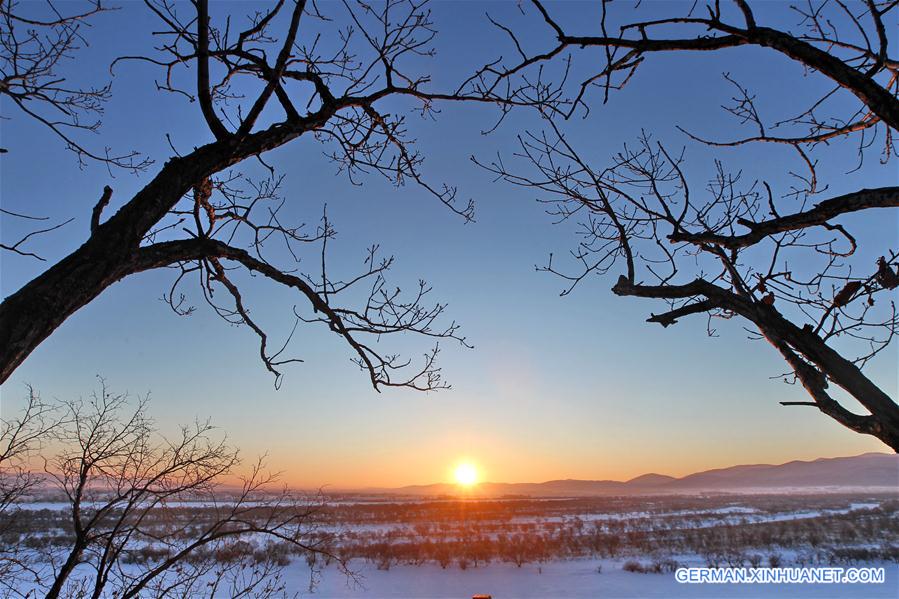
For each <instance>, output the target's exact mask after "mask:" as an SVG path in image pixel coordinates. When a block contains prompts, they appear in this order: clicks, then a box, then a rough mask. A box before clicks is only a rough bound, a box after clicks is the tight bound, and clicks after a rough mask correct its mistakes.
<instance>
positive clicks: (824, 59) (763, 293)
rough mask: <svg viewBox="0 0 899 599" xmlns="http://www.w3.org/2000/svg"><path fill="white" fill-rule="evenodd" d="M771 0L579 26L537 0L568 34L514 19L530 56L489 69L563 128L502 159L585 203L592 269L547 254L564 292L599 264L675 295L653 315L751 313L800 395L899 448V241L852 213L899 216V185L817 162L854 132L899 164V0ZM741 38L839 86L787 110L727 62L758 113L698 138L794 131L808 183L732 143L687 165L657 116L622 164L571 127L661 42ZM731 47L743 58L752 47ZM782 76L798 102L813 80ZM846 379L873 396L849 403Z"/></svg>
mask: <svg viewBox="0 0 899 599" xmlns="http://www.w3.org/2000/svg"><path fill="white" fill-rule="evenodd" d="M753 5H754V3H753V4H751V3H750V2H747V1H744V0H734V2H732V3H724V2H717V1H716V2H701V3H698V4H696V3H648V4H644V5H642V6H641V7H640V8H639V9H635V8H633V7H628V8H618V7H612V6H611V4H610V3H609V2H606V1H605V0H603V1H602V2H601V3H599V4H598V5H593V6H594V7H595V8H598V13H599V15H598V17H599V18H598V19H594V18H592V17H591V18H590V19H581V20H580V22H581V23H592V24H593V25H592V26H590V27H591V29H592V30H588V31H578V32H575V33H571V32H569V31H567V30H566V27H563V25H562V24H561V23H560V20H557V19H555V18H554V16H553V13H554V12H555V11H554V10H552V9H551V7H547V6H544V4H543V3H542V2H540V1H539V0H532V2H531V7H532V10H531V11H530V13H531V14H532V15H533V16H534V18H536V19H537V20H539V21H540V22H542V23H543V25H544V26H545V29H546V31H547V33H548V34H549V36H551V37H552V38H553V41H552V43H551V44H550V45H549V46H548V47H544V48H539V49H536V50H534V51H533V52H528V51H527V49H530V48H533V47H534V43H533V42H532V41H531V40H528V41H530V42H531V43H523V40H520V39H519V36H517V35H516V33H515V28H514V27H507V26H502V27H503V30H504V31H505V32H506V33H508V34H509V35H511V36H512V37H513V39H514V40H515V42H516V45H515V48H516V49H517V52H518V60H517V61H515V62H510V63H506V64H502V63H491V64H490V65H487V66H486V67H484V69H483V70H482V71H481V73H480V77H479V78H477V79H476V80H475V81H476V85H477V86H479V87H481V88H483V89H484V90H486V93H500V92H501V91H502V90H509V91H508V96H509V98H510V99H515V100H517V101H519V102H522V103H530V104H531V105H532V106H534V107H536V108H538V109H539V110H540V112H541V114H542V115H543V116H544V117H545V121H544V122H545V124H546V128H545V130H543V131H532V132H529V133H527V134H524V135H522V136H521V137H520V148H519V152H518V153H517V157H518V158H519V159H520V161H518V163H514V162H511V161H509V162H504V161H503V160H497V161H496V162H493V163H492V164H486V165H485V166H486V167H487V168H488V169H490V170H492V171H493V172H495V173H496V174H497V175H498V176H500V177H501V178H503V179H505V180H506V181H508V182H510V183H513V184H515V185H520V186H523V187H527V188H531V189H535V190H538V191H539V192H542V193H543V194H544V195H543V198H542V199H543V200H544V201H546V202H547V203H548V204H549V205H550V206H551V212H552V213H553V214H554V215H555V216H557V217H558V218H559V219H560V220H569V219H580V222H581V225H582V227H581V234H582V237H581V240H580V242H579V243H578V244H577V247H576V249H575V250H574V251H573V252H572V256H573V258H574V262H575V264H576V266H575V268H574V270H573V271H572V270H569V269H567V268H564V267H560V266H559V265H558V262H557V261H556V262H554V261H553V260H552V257H550V261H549V263H548V264H547V265H546V266H545V270H547V271H550V272H553V273H556V274H558V275H560V276H562V277H564V278H565V279H566V280H567V281H568V286H567V288H566V290H565V291H564V292H563V295H565V294H567V293H569V292H571V291H572V290H573V289H574V287H575V286H577V285H578V284H579V283H580V282H581V281H583V280H584V279H585V278H586V277H588V276H592V275H602V274H605V273H609V272H610V271H613V270H617V272H619V273H622V274H620V276H619V277H618V279H617V281H616V282H615V284H614V286H613V287H612V291H613V292H614V293H615V294H617V295H621V296H629V297H641V298H651V299H655V300H660V301H662V302H664V303H665V304H667V307H666V309H665V310H664V311H662V312H660V313H658V314H653V315H652V316H651V317H650V318H649V322H654V323H658V324H661V325H662V326H664V327H667V326H670V325H672V324H674V323H675V322H677V321H678V320H679V319H682V318H685V317H688V316H691V315H697V314H702V315H706V316H708V317H709V318H710V319H711V318H735V317H739V318H741V319H744V320H745V321H747V322H748V323H749V324H750V325H751V327H752V328H753V330H754V336H756V337H757V338H763V339H765V340H766V341H768V343H770V344H771V345H772V346H773V347H774V348H775V349H776V350H777V351H778V352H779V353H780V354H781V355H782V356H783V358H784V360H786V362H787V364H788V365H789V368H790V370H791V374H790V375H788V376H787V378H788V379H789V380H791V381H792V380H798V381H799V382H800V383H801V384H802V386H803V387H804V388H805V389H806V391H807V392H808V394H809V395H810V396H811V400H812V401H809V402H782V403H784V404H785V405H808V406H813V407H815V408H817V409H818V410H820V411H821V412H823V413H824V414H826V415H828V416H830V417H831V418H833V419H834V420H836V421H837V422H839V423H840V424H842V425H844V426H846V427H847V428H849V429H851V430H853V431H855V432H858V433H862V434H867V435H873V436H874V437H876V438H878V439H880V440H881V441H883V442H884V443H885V444H887V445H888V446H890V447H891V448H893V449H894V450H896V451H899V405H897V404H896V402H895V401H894V399H892V398H891V397H890V396H889V395H888V394H887V392H886V391H884V390H883V389H882V388H880V387H879V386H878V385H877V384H876V383H875V382H874V381H872V380H871V379H870V378H868V376H866V374H865V373H864V372H863V371H862V369H863V367H864V366H865V364H866V363H867V362H868V361H869V360H870V359H871V358H872V357H873V356H874V355H876V354H878V353H879V352H881V351H883V350H884V349H885V348H886V347H888V345H889V344H890V343H891V342H892V341H893V339H894V336H895V334H896V332H897V327H899V316H897V311H896V306H895V292H894V290H895V289H896V287H897V286H899V272H897V269H899V249H897V248H895V247H870V246H871V243H870V240H868V239H866V238H865V235H864V232H863V231H862V232H860V231H858V230H855V232H853V230H852V227H851V226H850V225H849V224H848V223H847V220H846V218H845V217H846V216H847V215H850V214H854V213H855V214H857V213H865V214H870V215H871V216H872V217H877V215H879V214H881V213H884V211H885V210H886V212H885V213H884V214H883V216H885V217H886V218H892V219H895V211H894V210H890V209H895V208H896V207H897V206H899V187H896V186H895V185H890V186H885V187H879V188H875V189H868V188H864V187H862V186H863V185H864V184H865V181H858V188H857V189H855V190H854V191H851V192H849V193H843V194H839V195H834V194H833V193H829V192H828V187H827V184H826V181H824V180H823V175H824V174H823V173H820V172H818V169H817V168H816V165H817V162H816V153H818V152H826V151H827V150H828V148H830V147H832V146H833V144H837V143H838V142H841V141H842V142H848V143H852V142H853V141H854V142H855V143H856V145H857V150H858V156H859V159H860V160H864V159H865V157H866V156H867V154H869V153H870V152H872V151H876V149H877V148H880V149H881V150H882V154H881V156H880V158H881V164H882V168H885V169H890V170H889V172H890V173H893V175H895V172H896V160H895V158H896V146H895V145H894V135H895V133H896V131H897V130H899V99H897V93H899V60H897V59H895V58H893V57H891V54H890V49H891V48H892V47H893V46H891V45H890V44H891V41H892V39H893V38H894V37H895V33H896V27H895V22H896V15H897V13H899V8H897V3H896V2H880V1H876V0H867V1H866V2H857V3H850V4H846V3H842V2H833V3H826V2H825V3H820V4H819V3H809V4H804V3H798V4H796V5H793V6H789V7H788V6H787V5H785V4H784V5H780V4H777V3H773V4H772V3H769V4H768V5H767V7H766V8H775V9H779V8H790V10H791V13H790V14H792V15H793V16H796V17H798V20H799V25H798V27H796V28H794V29H778V28H776V27H775V26H774V25H771V24H766V23H762V22H761V21H760V20H759V18H757V15H756V13H755V12H754V10H753ZM641 11H651V12H652V14H650V15H645V16H643V15H641ZM766 12H767V11H766ZM641 17H642V18H641ZM736 48H739V49H741V50H740V52H741V53H742V59H743V60H744V61H751V60H752V58H753V56H755V54H753V53H754V52H756V53H762V52H767V53H769V54H770V53H772V52H773V53H776V54H777V55H779V56H780V57H781V58H783V59H784V60H785V61H786V62H787V63H793V64H798V65H799V66H801V67H802V68H804V69H805V70H806V72H808V73H810V74H811V75H813V76H814V77H813V78H811V77H810V79H813V80H821V81H823V82H824V83H826V91H825V92H824V93H822V94H821V95H819V96H817V98H816V99H815V100H814V101H812V102H809V103H808V104H802V105H794V106H791V108H790V111H791V112H790V113H789V114H786V115H784V116H783V118H782V119H781V120H779V121H775V122H771V121H770V120H766V119H763V118H762V116H760V115H761V114H762V111H761V110H760V109H759V108H758V106H757V99H756V94H755V93H753V92H752V91H750V90H749V89H748V88H747V86H744V85H742V84H741V83H740V82H739V81H738V80H737V79H736V78H735V77H734V76H731V75H730V74H725V78H726V79H727V80H728V81H729V82H730V83H731V84H732V85H733V87H734V90H735V93H734V99H733V104H731V105H729V106H726V107H725V108H726V110H727V111H728V112H729V113H730V114H732V115H734V116H735V117H736V118H737V119H738V121H739V124H740V125H741V126H743V127H748V128H749V129H750V130H749V131H748V132H747V131H745V130H744V129H742V128H738V130H737V132H736V133H735V138H734V139H728V140H723V141H715V140H712V139H709V138H708V137H707V136H700V134H698V133H695V132H688V131H685V130H683V129H682V131H683V133H684V134H685V135H686V137H687V139H688V140H690V141H692V142H696V143H698V144H702V145H705V146H711V147H714V148H720V152H719V156H721V157H722V158H723V155H724V152H725V149H726V148H730V147H734V146H742V145H747V144H763V145H764V144H767V145H769V147H770V146H780V147H784V146H786V147H788V148H792V149H793V150H795V152H796V156H797V157H798V161H799V165H800V166H801V167H803V168H804V169H805V171H804V173H803V172H799V173H795V176H794V177H793V181H794V184H793V185H791V186H787V187H786V188H783V189H774V188H773V186H772V185H771V184H769V182H768V181H765V180H756V181H744V180H742V179H741V176H740V171H739V170H736V171H733V170H729V169H728V168H726V167H725V165H724V163H723V162H722V161H721V159H719V160H718V161H716V162H715V168H714V171H713V174H712V177H711V180H710V181H708V182H707V183H706V182H705V181H704V182H703V185H698V184H697V182H696V181H695V180H691V177H689V176H688V175H687V174H686V170H685V167H684V164H685V160H686V153H685V152H674V151H671V150H670V149H669V148H668V147H666V145H664V144H663V143H660V142H659V141H657V140H656V139H654V138H653V136H652V135H651V134H649V133H644V134H643V136H642V137H641V138H640V139H639V140H638V141H637V143H636V144H627V145H625V146H624V148H623V149H622V150H621V151H620V152H619V153H617V154H615V155H614V156H612V158H611V161H610V162H609V163H608V164H606V165H604V166H595V165H594V164H593V163H592V161H591V160H589V159H587V158H586V157H585V154H584V152H585V150H584V149H582V148H579V147H576V144H573V143H570V142H569V141H568V139H567V137H566V134H565V131H564V121H565V120H566V119H568V118H569V117H572V116H575V115H577V114H580V111H582V110H583V111H586V110H588V109H589V106H590V105H592V104H595V103H597V102H602V101H604V100H607V99H608V98H609V94H611V93H615V92H617V91H618V90H621V89H623V88H625V87H626V85H627V83H628V82H629V81H631V80H633V78H634V77H638V76H639V72H640V70H641V66H642V65H644V64H646V63H648V62H649V61H651V60H652V59H653V56H654V55H657V54H660V53H674V54H677V53H685V52H699V53H706V54H708V53H718V52H724V51H725V50H728V49H736ZM597 50H598V51H597ZM728 56H733V57H734V60H735V61H736V60H738V58H737V57H738V56H740V55H739V54H738V53H736V51H731V53H730V54H728ZM734 66H735V68H736V67H737V64H736V63H735V64H734ZM555 67H558V68H557V69H555V70H556V71H559V72H560V75H559V77H558V78H557V79H554V77H553V75H552V73H553V72H554V68H555ZM584 72H586V73H587V75H586V76H585V77H584V78H583V79H575V74H576V73H584ZM572 82H573V83H572ZM796 83H797V85H799V84H800V81H798V80H797V82H796ZM765 91H767V92H770V93H772V94H780V95H781V96H782V101H784V102H786V103H791V104H796V102H797V100H796V99H795V98H797V97H799V95H798V94H790V95H789V96H787V95H786V94H787V93H788V92H787V91H786V90H765ZM597 94H598V95H599V98H596V97H595V95H597ZM658 96H659V98H661V99H664V98H665V94H664V93H660V94H658ZM694 110H695V108H694ZM515 164H522V165H523V166H521V167H520V168H518V167H517V166H514V165H515ZM894 178H895V177H894ZM893 241H895V238H894V240H893ZM861 247H864V249H865V252H859V251H858V250H859V248H861ZM859 254H861V256H860V255H859ZM864 254H867V255H868V256H870V255H872V254H873V255H874V256H878V255H879V256H880V257H879V258H878V259H876V260H874V259H871V258H870V257H865V256H864ZM709 330H710V332H711V331H712V327H711V324H710V325H709ZM793 377H795V379H794V378H793ZM832 384H833V385H835V386H836V387H840V388H841V389H842V390H844V391H845V392H846V393H847V394H848V396H849V397H851V398H852V399H854V400H856V401H858V403H859V404H861V406H862V407H863V408H864V409H865V410H866V413H861V414H859V413H856V412H854V411H852V410H850V409H849V408H847V407H846V406H845V405H844V403H842V402H841V399H840V398H839V396H835V394H834V392H833V389H832V387H831V385H832Z"/></svg>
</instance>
